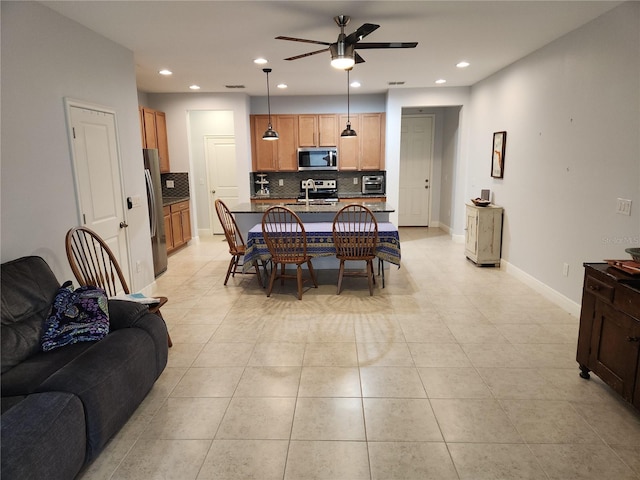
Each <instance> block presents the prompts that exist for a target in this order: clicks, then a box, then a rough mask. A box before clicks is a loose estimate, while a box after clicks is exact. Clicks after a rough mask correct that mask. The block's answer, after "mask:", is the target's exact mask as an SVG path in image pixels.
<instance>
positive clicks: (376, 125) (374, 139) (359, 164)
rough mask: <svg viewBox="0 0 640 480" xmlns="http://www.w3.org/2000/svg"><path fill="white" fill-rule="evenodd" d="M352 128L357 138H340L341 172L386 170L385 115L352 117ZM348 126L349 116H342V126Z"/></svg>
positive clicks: (371, 114)
mask: <svg viewBox="0 0 640 480" xmlns="http://www.w3.org/2000/svg"><path fill="white" fill-rule="evenodd" d="M349 120H350V121H351V128H353V129H354V130H355V131H356V133H357V136H356V137H340V143H339V144H338V168H339V169H340V170H384V167H385V164H384V149H385V142H384V138H385V137H384V129H385V114H384V113H361V114H358V115H351V116H350V117H349ZM346 125H347V115H340V126H341V127H342V128H344V127H343V126H345V127H346Z"/></svg>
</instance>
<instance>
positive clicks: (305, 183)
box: [302, 178, 317, 206]
mask: <svg viewBox="0 0 640 480" xmlns="http://www.w3.org/2000/svg"><path fill="white" fill-rule="evenodd" d="M302 188H304V201H305V203H306V204H307V206H308V205H309V189H310V188H313V191H314V192H315V191H317V188H316V182H315V180H314V179H313V178H309V179H308V180H304V181H303V182H302Z"/></svg>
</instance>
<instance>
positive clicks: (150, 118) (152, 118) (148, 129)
mask: <svg viewBox="0 0 640 480" xmlns="http://www.w3.org/2000/svg"><path fill="white" fill-rule="evenodd" d="M142 116H143V117H144V144H145V146H146V148H158V138H157V137H156V114H155V112H154V111H153V110H149V109H146V108H143V109H142Z"/></svg>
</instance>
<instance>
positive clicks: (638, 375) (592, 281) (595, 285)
mask: <svg viewBox="0 0 640 480" xmlns="http://www.w3.org/2000/svg"><path fill="white" fill-rule="evenodd" d="M584 267H585V273H584V287H583V291H582V310H581V313H580V331H579V334H578V351H577V354H576V360H577V361H578V364H579V365H580V370H581V371H580V376H581V377H582V378H585V379H586V378H589V371H592V372H593V373H595V374H596V375H598V377H600V378H601V379H602V380H603V381H604V382H605V383H606V384H607V385H609V386H610V387H611V388H613V390H615V391H616V392H617V393H618V394H619V395H620V396H622V398H624V399H625V400H626V401H627V402H630V403H631V404H633V405H634V406H635V407H636V408H638V409H640V278H638V277H634V276H631V275H628V274H626V273H624V272H622V271H619V270H617V269H615V268H612V267H610V266H609V265H608V264H606V263H585V264H584Z"/></svg>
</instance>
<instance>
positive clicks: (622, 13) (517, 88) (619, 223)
mask: <svg viewBox="0 0 640 480" xmlns="http://www.w3.org/2000/svg"><path fill="white" fill-rule="evenodd" d="M639 32H640V3H638V2H629V3H626V4H623V5H621V6H620V7H618V8H616V9H614V10H613V11H611V12H609V13H607V14H605V15H603V16H602V17H600V18H598V19H596V20H594V21H593V22H591V23H590V24H587V25H586V26H584V27H582V28H580V29H578V30H576V31H574V32H572V33H570V34H568V35H566V36H564V37H563V38H561V39H559V40H557V41H555V42H553V43H552V44H550V45H548V46H546V47H545V48H542V49H541V50H538V51H537V52H535V53H533V54H531V55H529V56H528V57H526V58H523V59H521V60H520V61H518V62H516V63H515V64H513V65H511V66H509V67H508V68H506V69H504V70H503V71H501V72H499V73H497V74H495V75H493V76H492V77H490V78H487V79H486V80H484V81H482V82H480V83H479V84H477V85H475V86H474V87H473V88H472V91H471V101H470V102H469V109H468V110H469V124H470V125H471V126H472V128H470V130H469V134H468V136H467V140H466V142H465V143H467V144H468V146H467V148H466V151H467V152H468V153H467V161H468V175H467V177H466V183H465V185H464V190H465V192H466V195H465V196H464V197H465V198H470V197H471V196H476V194H477V192H478V191H479V189H480V188H486V187H485V186H488V187H489V188H491V189H492V191H493V193H494V200H495V203H497V204H499V205H502V206H504V208H505V218H504V233H503V249H502V257H503V259H504V260H505V261H506V262H507V265H508V266H509V267H512V269H513V271H514V272H519V273H521V274H523V275H524V276H527V277H532V280H534V281H537V282H542V283H543V284H545V285H546V286H547V287H550V288H551V289H553V290H555V291H556V292H558V293H559V294H560V295H562V296H565V297H567V298H568V299H569V300H570V301H573V302H575V303H576V305H577V304H578V303H579V301H580V298H581V287H582V276H583V268H582V263H583V262H598V261H602V260H603V259H607V258H629V257H628V255H627V254H626V253H625V252H624V249H625V248H626V247H629V246H638V245H639V244H640V221H639V220H640V188H639V185H640V143H639V140H638V138H639V132H640V108H639V106H640V36H639ZM499 130H506V131H507V144H506V154H505V166H504V179H491V178H490V176H489V172H490V164H491V156H490V151H491V145H492V133H493V132H495V131H499ZM618 197H622V198H628V199H631V200H633V207H632V216H621V215H617V214H616V213H615V207H616V199H617V198H618ZM563 263H568V264H569V266H570V269H569V276H568V277H564V276H563V275H562V267H563Z"/></svg>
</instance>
